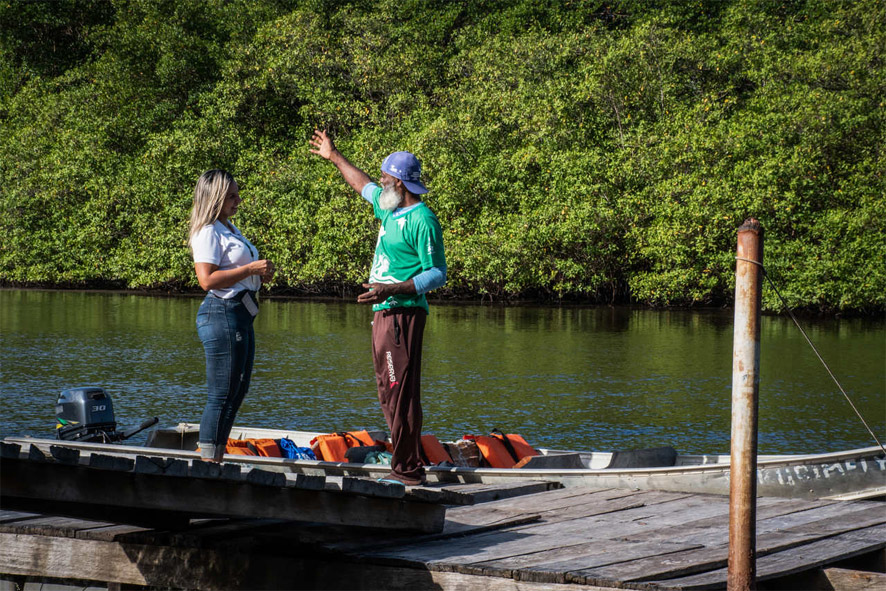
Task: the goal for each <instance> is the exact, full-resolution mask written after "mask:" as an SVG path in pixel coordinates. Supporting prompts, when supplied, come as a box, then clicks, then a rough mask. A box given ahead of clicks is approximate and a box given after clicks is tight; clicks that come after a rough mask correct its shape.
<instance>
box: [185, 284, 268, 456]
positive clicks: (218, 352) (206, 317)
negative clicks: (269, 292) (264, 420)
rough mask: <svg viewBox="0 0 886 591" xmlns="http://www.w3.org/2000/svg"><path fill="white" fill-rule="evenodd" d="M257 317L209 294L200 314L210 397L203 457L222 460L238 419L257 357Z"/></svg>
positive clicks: (235, 301)
mask: <svg viewBox="0 0 886 591" xmlns="http://www.w3.org/2000/svg"><path fill="white" fill-rule="evenodd" d="M252 322H253V316H252V315H251V314H250V313H249V312H248V311H247V310H246V307H245V306H244V305H243V303H242V302H241V301H240V300H239V299H238V298H235V299H228V300H223V299H221V298H218V297H216V296H214V295H211V294H209V295H207V296H206V298H205V299H204V300H203V303H202V304H200V310H199V311H198V312H197V335H198V336H199V337H200V340H201V341H203V349H204V350H205V351H206V382H207V386H208V389H209V398H208V399H207V401H206V408H205V409H204V410H203V417H202V419H201V420H200V438H199V442H200V455H201V457H203V458H211V459H215V460H221V459H222V456H223V455H224V453H225V446H226V445H227V442H228V435H230V433H231V427H233V426H234V418H235V417H236V416H237V411H238V410H239V409H240V404H242V402H243V398H244V397H245V396H246V392H247V391H248V390H249V379H250V377H251V376H252V362H253V359H254V358H255V332H254V331H253V328H252Z"/></svg>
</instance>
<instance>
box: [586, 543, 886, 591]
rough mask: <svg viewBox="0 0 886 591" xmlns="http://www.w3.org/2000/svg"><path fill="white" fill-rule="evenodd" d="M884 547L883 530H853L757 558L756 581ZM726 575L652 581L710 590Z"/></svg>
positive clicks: (714, 572) (664, 585)
mask: <svg viewBox="0 0 886 591" xmlns="http://www.w3.org/2000/svg"><path fill="white" fill-rule="evenodd" d="M884 547H886V538H884V535H883V532H882V530H880V531H875V530H873V529H872V530H871V531H869V532H864V531H861V532H859V531H855V532H850V533H847V534H842V535H839V536H835V537H832V538H826V539H823V540H818V541H815V542H812V543H810V544H804V545H802V546H797V547H793V548H789V549H787V550H785V551H783V552H777V553H774V554H769V555H767V556H762V557H759V558H758V559H757V581H761V582H762V581H766V580H768V579H774V578H778V577H784V576H787V575H791V574H795V573H799V572H803V571H808V570H811V569H813V568H815V567H818V566H822V565H825V564H828V563H831V562H836V561H839V560H845V559H847V558H852V557H854V556H858V555H860V554H865V553H867V552H872V551H874V550H879V549H881V548H884ZM727 574H728V573H727V569H726V567H724V568H721V569H717V570H712V571H710V572H706V573H701V574H698V575H692V576H688V577H680V578H675V579H667V580H658V581H654V584H655V585H656V586H658V587H660V588H664V589H668V588H673V589H687V590H689V589H711V588H716V587H718V586H722V585H725V584H726V576H727ZM581 580H587V582H588V583H590V584H595V583H594V580H595V579H593V578H587V579H581ZM576 582H578V581H576Z"/></svg>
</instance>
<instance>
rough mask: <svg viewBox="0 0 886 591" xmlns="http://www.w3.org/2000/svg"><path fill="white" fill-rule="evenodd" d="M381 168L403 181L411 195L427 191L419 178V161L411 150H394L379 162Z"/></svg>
mask: <svg viewBox="0 0 886 591" xmlns="http://www.w3.org/2000/svg"><path fill="white" fill-rule="evenodd" d="M381 170H382V172H386V173H388V174H389V175H391V176H392V177H394V178H397V179H400V180H401V181H403V184H404V185H406V188H407V189H409V192H410V193H412V194H413V195H422V194H423V193H427V192H428V189H427V187H425V186H424V185H423V184H422V182H421V180H420V178H421V162H419V161H418V158H416V157H415V155H414V154H412V153H411V152H394V153H393V154H391V155H390V156H388V157H387V158H385V161H384V162H382V163H381Z"/></svg>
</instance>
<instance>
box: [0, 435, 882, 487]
mask: <svg viewBox="0 0 886 591" xmlns="http://www.w3.org/2000/svg"><path fill="white" fill-rule="evenodd" d="M241 430H246V429H241ZM249 430H254V429H249ZM268 431H270V430H268ZM289 432H290V433H305V434H308V433H309V432H298V431H289ZM4 441H5V442H7V443H19V444H21V443H28V444H33V443H38V444H42V445H56V446H61V447H68V448H71V449H78V450H84V451H88V452H90V453H102V452H104V453H113V454H114V455H132V456H136V455H148V456H163V457H180V458H183V459H196V458H198V457H199V454H198V452H196V451H191V450H182V449H171V448H161V447H144V446H127V445H120V444H116V443H93V442H76V441H64V440H56V439H49V438H39V437H30V436H25V437H7V438H5V439H4ZM546 451H557V452H558V453H587V452H561V451H560V450H546ZM879 451H881V450H880V448H879V447H878V446H872V447H867V448H858V449H855V450H846V451H843V452H833V453H827V454H811V455H803V456H797V455H791V456H785V459H784V460H778V459H769V460H766V461H760V462H758V464H757V466H758V469H759V468H760V467H761V466H762V467H764V468H782V467H790V466H794V465H803V464H809V463H811V462H814V463H818V464H822V463H828V462H832V461H841V460H844V459H851V458H858V457H859V456H872V455H876V453H877V452H879ZM598 453H599V452H598ZM224 461H225V462H231V463H238V464H252V465H256V466H280V465H282V466H293V467H299V468H305V469H313V470H327V469H334V471H336V472H340V471H348V470H350V471H353V472H357V471H364V472H384V473H387V472H388V471H389V470H390V467H389V466H387V465H384V464H358V463H349V462H328V461H325V460H304V459H290V458H270V457H263V456H240V455H227V454H226V455H225V460H224ZM425 469H426V471H427V472H429V473H431V474H452V475H471V474H477V475H478V476H482V475H488V476H514V475H519V476H521V477H525V478H527V479H532V478H533V477H538V478H542V477H546V478H550V477H553V476H556V475H558V474H560V475H562V474H566V475H569V476H570V477H578V476H583V475H607V474H609V475H611V474H626V475H632V476H638V475H644V474H648V475H650V476H667V475H669V474H695V473H700V474H704V473H705V472H723V471H724V470H727V471H728V470H729V469H730V464H729V463H728V462H724V463H709V464H696V465H679V466H660V467H647V468H519V469H514V468H487V467H462V466H453V467H443V466H428V467H426V468H425Z"/></svg>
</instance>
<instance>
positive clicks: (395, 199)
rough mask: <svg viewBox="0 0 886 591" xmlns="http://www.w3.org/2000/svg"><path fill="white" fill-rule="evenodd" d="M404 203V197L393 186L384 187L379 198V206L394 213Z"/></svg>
mask: <svg viewBox="0 0 886 591" xmlns="http://www.w3.org/2000/svg"><path fill="white" fill-rule="evenodd" d="M402 202H403V195H401V194H400V193H398V192H397V190H396V189H394V187H393V185H389V186H387V187H382V190H381V195H379V197H378V206H379V207H381V208H382V209H384V210H387V211H394V210H395V209H397V207H399V205H400V203H402Z"/></svg>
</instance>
